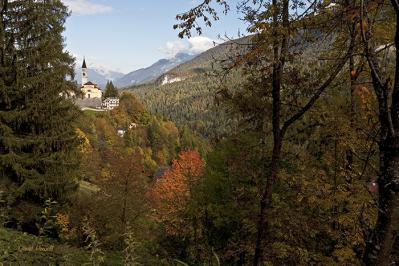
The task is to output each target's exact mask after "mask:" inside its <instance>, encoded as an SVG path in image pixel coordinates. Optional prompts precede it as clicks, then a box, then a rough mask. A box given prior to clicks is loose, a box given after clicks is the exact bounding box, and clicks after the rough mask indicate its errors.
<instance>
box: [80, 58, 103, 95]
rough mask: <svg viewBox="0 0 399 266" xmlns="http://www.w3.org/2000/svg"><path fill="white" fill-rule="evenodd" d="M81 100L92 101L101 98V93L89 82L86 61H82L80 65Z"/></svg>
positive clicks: (96, 86)
mask: <svg viewBox="0 0 399 266" xmlns="http://www.w3.org/2000/svg"><path fill="white" fill-rule="evenodd" d="M81 90H82V93H83V98H84V99H92V98H100V99H101V98H102V96H103V92H102V91H101V89H100V88H99V87H98V85H97V84H95V83H94V82H91V81H89V76H88V73H87V66H86V60H85V59H83V64H82V87H81Z"/></svg>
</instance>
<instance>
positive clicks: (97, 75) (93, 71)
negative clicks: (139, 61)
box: [75, 65, 125, 90]
mask: <svg viewBox="0 0 399 266" xmlns="http://www.w3.org/2000/svg"><path fill="white" fill-rule="evenodd" d="M81 73H82V70H81V68H80V65H79V68H77V69H75V80H76V81H77V82H78V83H80V82H81V80H80V77H81ZM124 75H125V74H123V73H121V72H118V71H113V70H109V69H106V68H105V67H102V66H96V65H89V66H88V76H89V80H90V81H92V82H94V83H96V84H98V85H99V86H100V88H101V89H103V90H104V89H105V85H106V84H107V81H108V80H112V81H115V80H116V79H118V78H121V77H123V76H124Z"/></svg>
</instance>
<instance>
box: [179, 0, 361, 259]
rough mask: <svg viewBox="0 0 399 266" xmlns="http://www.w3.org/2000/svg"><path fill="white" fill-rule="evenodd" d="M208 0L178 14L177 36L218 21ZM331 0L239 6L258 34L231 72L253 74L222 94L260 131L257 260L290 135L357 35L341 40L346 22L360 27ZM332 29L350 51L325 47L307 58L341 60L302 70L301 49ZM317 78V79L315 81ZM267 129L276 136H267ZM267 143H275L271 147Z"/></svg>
mask: <svg viewBox="0 0 399 266" xmlns="http://www.w3.org/2000/svg"><path fill="white" fill-rule="evenodd" d="M215 2H217V3H218V4H221V5H223V6H224V10H225V11H227V10H228V9H229V6H228V1H215ZM211 3H212V1H208V0H206V1H203V2H202V3H201V4H199V5H198V6H196V7H195V8H193V9H191V10H190V11H188V12H186V13H184V14H180V15H178V16H177V19H178V20H180V21H181V23H180V24H177V25H175V28H178V29H180V30H181V31H180V33H179V36H180V37H184V36H189V37H190V35H191V33H190V32H191V30H192V29H195V30H196V31H197V32H198V33H201V32H202V29H201V27H200V26H197V25H198V24H197V22H196V19H197V18H199V17H201V18H203V19H204V21H205V25H206V26H211V22H210V19H211V18H213V19H215V20H216V19H218V17H217V13H216V10H215V9H214V8H213V7H211ZM327 4H328V3H324V1H314V2H312V3H307V2H306V1H300V0H299V1H298V0H292V1H291V0H281V1H279V0H272V1H243V5H241V8H242V11H243V13H244V17H245V20H246V21H247V22H248V23H249V27H248V28H249V31H250V33H253V37H252V38H251V40H250V41H249V44H248V46H249V48H248V51H247V52H245V53H244V55H242V56H238V58H233V59H232V60H231V61H232V63H231V64H230V66H228V67H227V70H230V69H232V68H233V69H236V68H237V67H239V68H244V71H245V69H246V73H249V75H247V81H248V83H247V84H244V85H243V86H242V89H241V91H238V92H237V91H235V90H229V88H225V87H222V89H221V91H220V95H221V96H222V98H225V99H227V100H229V101H230V102H232V104H233V106H235V108H236V109H237V110H238V111H239V112H240V113H241V114H242V115H243V117H244V119H245V120H247V121H248V122H250V126H253V127H255V128H256V129H258V130H260V131H261V132H262V134H263V136H262V137H261V139H260V143H261V145H262V147H263V160H262V161H263V168H262V173H263V179H264V183H263V187H262V188H260V210H259V221H258V236H257V240H256V244H255V255H254V261H253V265H255V266H257V265H260V264H261V263H263V261H264V255H265V254H264V253H265V251H267V250H269V251H270V250H271V249H270V245H271V240H270V235H271V232H270V215H271V213H272V209H273V206H272V195H273V188H274V185H275V184H276V181H277V180H278V179H279V174H280V170H281V159H282V149H283V144H284V139H285V136H286V134H287V132H289V130H290V129H291V128H292V126H293V125H295V123H297V122H298V121H300V120H301V119H302V118H303V117H304V115H305V114H306V113H307V112H308V111H309V110H310V109H311V108H312V107H313V106H314V104H315V103H316V102H317V100H318V99H319V98H320V97H321V96H322V94H323V93H324V92H325V91H326V89H327V88H328V87H329V86H330V85H331V84H332V83H333V82H334V80H335V79H336V77H337V76H338V74H339V73H340V72H341V70H342V68H343V67H344V66H345V64H346V63H347V61H348V59H349V58H350V56H351V54H352V53H353V50H354V47H355V41H356V39H355V36H353V37H352V38H349V39H345V38H344V39H343V40H342V39H341V38H340V35H341V34H342V33H343V32H346V31H347V30H348V28H350V29H351V31H354V30H355V29H354V28H353V27H354V25H349V27H348V28H346V27H342V28H341V27H340V26H339V25H340V24H344V25H346V17H345V15H346V13H345V12H344V10H346V9H347V8H348V6H347V5H345V3H343V4H342V5H341V6H340V9H339V12H338V14H342V16H337V17H331V15H330V12H328V6H327ZM301 10H304V11H301ZM316 12H317V13H319V14H317V13H316ZM342 22H344V23H342ZM331 25H333V26H331ZM327 27H328V29H334V31H335V33H336V35H337V36H327V37H330V38H329V41H330V42H331V46H335V45H340V46H344V47H347V48H346V50H345V51H344V52H342V50H341V51H334V50H333V51H331V50H327V52H324V53H323V52H321V53H319V54H317V53H315V54H314V55H313V56H312V57H311V58H307V60H308V62H309V61H311V62H312V63H313V64H315V65H317V64H320V63H319V62H318V59H317V56H319V55H323V54H325V55H329V56H331V55H333V56H332V57H333V58H338V60H331V61H332V62H331V63H330V64H327V65H326V66H325V67H324V68H322V69H321V70H320V69H315V68H313V69H312V68H310V69H309V68H306V67H305V68H304V70H301V69H300V68H299V67H296V66H298V64H301V62H304V61H305V58H304V57H305V56H306V55H305V54H304V53H301V51H303V49H304V48H305V47H307V46H311V45H313V44H315V43H317V42H319V43H320V42H321V39H318V37H317V36H318V35H320V34H318V33H320V32H324V31H326V32H327V31H328V30H327V29H324V28H327ZM332 27H335V28H332ZM351 27H352V28H351ZM319 38H320V37H319ZM322 38H325V36H323V37H322ZM301 49H302V50H301ZM307 56H309V55H307ZM231 61H230V62H231ZM312 63H308V64H309V65H311V64H312ZM319 66H320V65H319ZM310 70H311V71H310ZM313 80H317V81H318V82H317V83H315V82H312V81H313ZM320 80H322V81H321V82H320ZM304 88H310V89H304ZM270 132H271V133H272V140H271V141H269V136H270ZM270 142H271V146H272V147H271V149H270V148H269V146H268V143H270ZM270 154H271V156H270ZM270 157H271V158H270ZM268 238H269V239H268Z"/></svg>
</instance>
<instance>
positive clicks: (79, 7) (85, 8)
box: [62, 0, 112, 16]
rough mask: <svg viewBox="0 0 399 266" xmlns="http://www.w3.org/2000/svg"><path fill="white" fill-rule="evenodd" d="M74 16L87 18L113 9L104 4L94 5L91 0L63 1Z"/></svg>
mask: <svg viewBox="0 0 399 266" xmlns="http://www.w3.org/2000/svg"><path fill="white" fill-rule="evenodd" d="M62 1H63V2H64V3H65V5H66V6H68V8H69V10H71V11H72V14H75V15H80V16H86V15H95V14H103V13H107V12H110V11H112V7H110V6H107V5H102V4H97V3H93V2H92V1H90V0H62Z"/></svg>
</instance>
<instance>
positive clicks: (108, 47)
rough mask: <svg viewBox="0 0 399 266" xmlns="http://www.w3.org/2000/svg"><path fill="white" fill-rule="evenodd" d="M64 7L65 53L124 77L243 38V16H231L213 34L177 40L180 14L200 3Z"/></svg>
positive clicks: (80, 0) (110, 2) (103, 0)
mask: <svg viewBox="0 0 399 266" xmlns="http://www.w3.org/2000/svg"><path fill="white" fill-rule="evenodd" d="M62 1H63V2H64V3H65V5H67V6H68V7H69V9H70V10H71V12H72V15H71V16H70V17H69V18H68V19H67V22H66V25H65V26H66V31H65V33H64V36H65V39H66V49H67V50H68V51H69V52H71V53H72V54H73V55H74V56H75V57H76V58H77V60H78V61H80V60H82V58H83V57H85V58H86V60H87V61H88V64H89V66H90V65H94V64H95V65H99V66H102V67H104V68H107V69H111V70H116V71H120V72H123V73H128V72H130V71H133V70H137V69H139V68H143V67H147V66H149V65H151V64H152V63H154V62H156V61H157V60H159V59H161V58H170V57H172V56H173V55H175V54H176V53H178V52H189V53H200V52H203V51H205V50H207V49H209V48H211V47H213V45H214V44H213V41H217V42H220V39H218V36H219V35H221V36H224V35H225V34H227V35H228V36H231V37H235V36H237V34H238V32H241V33H244V32H245V25H244V24H243V22H242V21H241V20H240V19H239V17H240V16H239V14H237V12H236V11H231V12H230V13H229V14H228V15H227V16H224V15H222V17H221V20H220V21H218V22H215V23H214V25H213V27H212V28H206V29H204V31H203V34H202V35H201V36H197V35H196V34H193V37H192V38H191V39H189V40H187V39H184V40H181V39H179V38H178V37H177V34H178V32H177V31H176V30H173V25H174V24H175V23H176V20H175V16H176V14H178V13H181V12H184V11H187V10H189V9H190V8H191V7H194V6H195V5H196V4H198V3H199V1H200V0H62ZM232 2H233V3H234V2H235V0H233V1H232ZM233 7H234V6H233ZM232 9H233V8H232ZM77 64H80V62H77Z"/></svg>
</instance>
